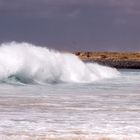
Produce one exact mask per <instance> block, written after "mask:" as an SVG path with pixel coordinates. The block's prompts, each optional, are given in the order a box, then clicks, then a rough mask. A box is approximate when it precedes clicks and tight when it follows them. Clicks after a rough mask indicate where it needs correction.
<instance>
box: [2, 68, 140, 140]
mask: <svg viewBox="0 0 140 140" xmlns="http://www.w3.org/2000/svg"><path fill="white" fill-rule="evenodd" d="M120 73H121V74H120V76H119V77H116V78H112V79H105V80H99V81H96V82H93V83H90V84H78V83H77V84H74V83H53V84H43V85H37V84H36V85H29V84H24V85H21V84H18V83H12V84H7V83H1V84H0V139H4V140H5V139H10V140H11V139H17V140H19V139H23V140H24V139H25V140H26V139H38V140H42V139H88V140H89V139H105V138H110V139H116V140H118V139H125V140H127V139H133V140H136V139H140V87H139V86H140V70H120ZM105 140H106V139H105Z"/></svg>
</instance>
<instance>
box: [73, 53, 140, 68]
mask: <svg viewBox="0 0 140 140" xmlns="http://www.w3.org/2000/svg"><path fill="white" fill-rule="evenodd" d="M74 54H75V55H77V56H78V57H79V58H80V59H81V60H83V61H85V62H97V63H99V64H102V65H106V66H111V67H116V68H126V69H127V68H129V69H140V52H75V53H74Z"/></svg>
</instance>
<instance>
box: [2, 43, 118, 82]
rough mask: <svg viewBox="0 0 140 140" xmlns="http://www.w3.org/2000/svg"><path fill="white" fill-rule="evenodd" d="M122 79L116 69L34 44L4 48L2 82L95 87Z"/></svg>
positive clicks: (13, 44) (10, 44) (16, 44)
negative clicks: (14, 80) (98, 83)
mask: <svg viewBox="0 0 140 140" xmlns="http://www.w3.org/2000/svg"><path fill="white" fill-rule="evenodd" d="M118 75H119V72H118V71H117V69H115V68H111V67H107V66H102V65H99V64H97V63H84V62H83V61H81V60H80V59H79V58H78V57H77V56H75V55H74V54H71V53H63V52H59V51H56V50H53V49H49V48H47V47H41V46H36V45H33V44H30V43H26V42H22V43H17V42H9V43H3V44H1V45H0V81H6V80H8V79H16V80H18V81H20V82H22V83H53V82H56V83H57V82H72V83H92V82H95V81H97V80H102V79H104V78H114V77H117V76H118Z"/></svg>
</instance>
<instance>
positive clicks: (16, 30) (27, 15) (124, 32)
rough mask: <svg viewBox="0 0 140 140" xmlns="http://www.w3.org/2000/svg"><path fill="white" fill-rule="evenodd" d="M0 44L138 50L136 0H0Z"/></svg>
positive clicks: (139, 5)
mask: <svg viewBox="0 0 140 140" xmlns="http://www.w3.org/2000/svg"><path fill="white" fill-rule="evenodd" d="M0 20H1V21H0V42H3V41H10V40H16V41H28V42H31V43H36V44H40V45H49V46H52V47H55V48H57V49H61V50H62V49H64V50H72V51H73V50H128V51H130V50H131V51H132V50H139V44H140V38H139V36H140V29H139V26H140V1H139V0H133V1H132V0H0Z"/></svg>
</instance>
